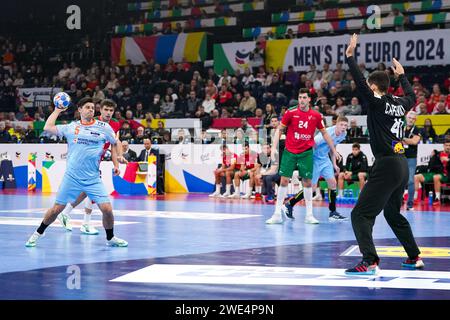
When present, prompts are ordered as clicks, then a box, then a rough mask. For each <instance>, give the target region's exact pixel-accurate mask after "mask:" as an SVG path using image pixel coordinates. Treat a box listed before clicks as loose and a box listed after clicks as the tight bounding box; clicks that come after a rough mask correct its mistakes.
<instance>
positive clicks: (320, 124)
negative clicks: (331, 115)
mask: <svg viewBox="0 0 450 320" xmlns="http://www.w3.org/2000/svg"><path fill="white" fill-rule="evenodd" d="M319 116H320V119H319V121H317V125H316V128H317V129H319V130H322V129H323V128H325V126H324V124H323V117H322V115H321V114H319Z"/></svg>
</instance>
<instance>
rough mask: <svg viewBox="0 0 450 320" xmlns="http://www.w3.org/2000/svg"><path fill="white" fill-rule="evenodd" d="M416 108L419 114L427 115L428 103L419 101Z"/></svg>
mask: <svg viewBox="0 0 450 320" xmlns="http://www.w3.org/2000/svg"><path fill="white" fill-rule="evenodd" d="M414 110H416V113H417V114H419V115H427V114H428V107H427V105H426V103H424V102H422V103H419V104H418V105H417V106H416V108H415V109H414Z"/></svg>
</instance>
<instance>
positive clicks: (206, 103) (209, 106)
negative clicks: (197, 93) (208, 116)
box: [202, 93, 216, 113]
mask: <svg viewBox="0 0 450 320" xmlns="http://www.w3.org/2000/svg"><path fill="white" fill-rule="evenodd" d="M202 106H203V108H205V112H206V113H211V111H213V110H215V109H216V100H214V99H213V98H212V97H211V95H210V94H209V93H206V94H205V100H203V102H202Z"/></svg>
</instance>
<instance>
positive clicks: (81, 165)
mask: <svg viewBox="0 0 450 320" xmlns="http://www.w3.org/2000/svg"><path fill="white" fill-rule="evenodd" d="M94 109H95V105H94V102H93V99H92V98H89V97H87V98H83V99H81V100H80V102H79V103H78V111H79V112H80V115H81V120H80V121H74V122H72V123H70V124H65V125H55V122H56V119H57V118H58V116H59V114H60V113H61V112H63V111H64V110H65V109H58V108H55V111H54V112H53V113H52V114H51V115H50V116H49V117H48V119H47V122H46V123H45V126H44V131H45V132H47V133H50V134H55V135H58V136H59V137H65V138H66V140H67V144H68V157H67V168H66V173H65V175H64V178H63V181H62V183H61V185H60V187H59V190H58V194H57V196H56V201H55V204H54V206H53V207H52V208H51V209H49V210H48V211H47V213H46V214H45V216H44V220H43V221H42V223H41V225H40V226H39V228H38V229H37V230H36V231H35V232H34V233H33V234H32V235H31V237H30V238H29V239H28V241H27V243H26V244H25V245H26V246H27V247H35V246H36V243H37V241H38V239H39V238H40V237H41V236H42V235H43V234H44V231H45V229H46V228H47V227H48V226H49V225H50V224H52V223H53V222H54V221H55V219H56V217H57V216H58V214H59V213H61V212H62V211H63V210H64V208H65V206H66V204H67V203H69V202H73V201H75V200H76V199H77V197H78V196H79V195H80V193H81V192H84V193H86V194H87V196H88V197H89V198H90V199H91V200H93V201H95V202H96V203H97V204H98V207H99V208H100V211H101V212H102V214H103V227H104V228H105V230H106V239H107V245H109V246H113V247H126V246H128V243H127V242H126V241H125V240H122V239H120V238H118V237H115V236H114V232H113V227H114V216H113V212H112V207H111V203H110V200H109V196H108V193H107V192H106V189H105V187H104V186H103V183H102V181H101V178H100V175H99V166H100V159H101V157H102V155H103V146H104V144H105V143H106V142H109V143H111V144H112V145H113V146H115V145H116V144H117V139H116V135H115V134H114V131H113V130H112V128H111V126H110V125H109V124H107V123H105V122H102V121H98V120H95V119H94ZM111 150H112V158H113V163H114V174H115V175H118V174H119V169H118V161H117V152H116V148H115V147H113V148H111Z"/></svg>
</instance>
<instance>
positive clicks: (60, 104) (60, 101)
mask: <svg viewBox="0 0 450 320" xmlns="http://www.w3.org/2000/svg"><path fill="white" fill-rule="evenodd" d="M70 100H71V99H70V96H69V95H68V94H67V93H65V92H59V93H57V94H56V95H55V96H54V97H53V104H54V105H55V107H56V108H58V109H67V108H68V107H69V106H70Z"/></svg>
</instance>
